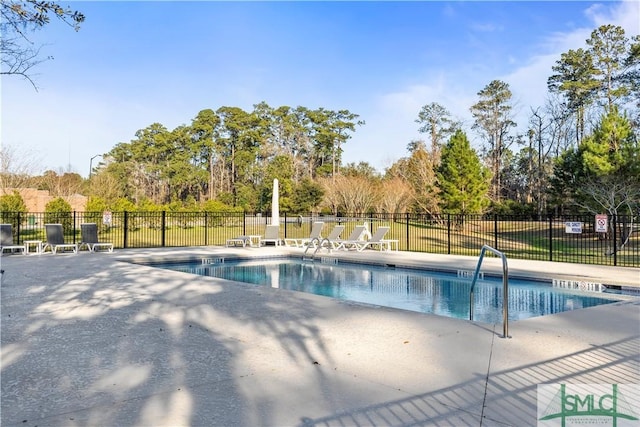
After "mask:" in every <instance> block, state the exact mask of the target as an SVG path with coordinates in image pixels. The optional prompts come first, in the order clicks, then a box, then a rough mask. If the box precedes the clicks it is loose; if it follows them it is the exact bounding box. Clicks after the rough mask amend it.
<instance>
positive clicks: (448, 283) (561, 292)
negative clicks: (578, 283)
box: [153, 258, 619, 323]
mask: <svg viewBox="0 0 640 427" xmlns="http://www.w3.org/2000/svg"><path fill="white" fill-rule="evenodd" d="M331 261H332V263H324V262H320V261H318V260H317V261H315V262H310V261H304V260H302V259H299V258H277V259H273V258H271V259H257V260H255V259H254V260H229V259H222V258H221V259H209V260H199V261H189V262H179V263H153V266H154V267H159V268H165V269H170V270H176V271H181V272H186V273H191V274H197V275H201V276H212V277H218V278H221V279H226V280H233V281H238V282H245V283H251V284H254V285H259V286H270V287H274V288H281V289H288V290H293V291H299V292H306V293H312V294H315V295H322V296H327V297H332V298H338V299H341V300H347V301H355V302H360V303H367V304H375V305H379V306H385V307H392V308H399V309H404V310H411V311H417V312H422V313H433V314H437V315H441V316H447V317H454V318H459V319H468V318H469V291H470V287H471V278H470V277H458V275H456V274H452V273H443V272H433V271H424V270H417V269H408V268H394V267H384V266H376V265H369V264H356V263H348V262H339V263H337V260H335V259H331ZM333 262H335V263H333ZM474 292H475V300H474V301H475V303H474V320H476V321H480V322H486V323H499V322H501V321H502V301H503V298H502V295H503V290H502V278H500V277H496V278H483V279H481V280H478V282H477V283H476V289H475V291H474ZM508 300H509V319H510V320H519V319H526V318H530V317H535V316H544V315H547V314H554V313H560V312H564V311H569V310H575V309H579V308H586V307H592V306H596V305H601V304H609V303H613V302H616V301H619V299H617V298H616V297H614V296H613V295H607V294H603V293H596V292H579V291H574V290H568V289H558V288H555V287H552V286H551V284H546V283H542V282H537V281H530V280H521V279H514V278H510V279H509V299H508Z"/></svg>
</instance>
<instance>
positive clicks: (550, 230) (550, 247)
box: [549, 215, 553, 261]
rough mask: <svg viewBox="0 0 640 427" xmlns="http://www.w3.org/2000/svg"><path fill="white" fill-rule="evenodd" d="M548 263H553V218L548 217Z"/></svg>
mask: <svg viewBox="0 0 640 427" xmlns="http://www.w3.org/2000/svg"><path fill="white" fill-rule="evenodd" d="M549 261H553V217H552V216H551V215H549Z"/></svg>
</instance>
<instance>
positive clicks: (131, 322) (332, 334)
mask: <svg viewBox="0 0 640 427" xmlns="http://www.w3.org/2000/svg"><path fill="white" fill-rule="evenodd" d="M300 251H301V250H300V249H294V248H287V247H281V248H271V247H269V248H249V247H246V248H244V247H239V248H223V247H192V248H165V249H144V250H143V249H127V250H116V251H114V252H113V253H88V252H79V253H78V254H56V255H53V254H45V255H28V256H23V255H12V256H3V257H1V258H0V262H1V266H0V267H1V268H2V269H3V270H4V273H3V275H2V286H1V297H2V306H1V310H2V311H1V330H0V332H1V345H2V349H1V364H2V366H1V372H0V373H1V387H2V388H1V392H2V395H1V398H2V400H1V407H0V410H1V415H0V424H2V426H40V427H42V426H226V427H229V426H301V427H302V426H305V427H307V426H413V425H455V426H460V425H465V426H529V425H536V423H537V420H538V415H537V394H536V392H537V385H538V384H543V383H571V384H594V383H603V384H636V385H637V384H640V299H639V298H626V299H623V300H621V301H619V302H616V303H613V304H609V305H603V306H598V307H593V308H588V309H581V310H574V311H570V312H565V313H561V314H555V315H550V316H544V317H538V318H532V319H527V320H520V321H515V322H511V323H510V325H509V330H510V335H511V336H512V338H510V339H505V338H501V337H500V335H501V332H502V325H501V324H495V325H494V324H483V323H471V322H469V321H464V320H457V319H450V318H445V317H439V316H435V315H429V314H421V313H414V312H408V311H402V310H394V309H388V308H383V307H376V306H369V305H364V304H356V303H349V302H345V301H338V300H335V299H331V298H326V297H321V296H316V295H311V294H304V293H297V292H291V291H286V290H281V289H272V288H261V287H255V286H252V285H248V284H243V283H238V282H229V281H225V280H221V279H216V278H212V277H200V276H193V275H189V274H185V273H180V272H176V271H169V270H160V269H156V268H152V267H148V266H143V265H136V264H131V263H127V262H122V260H132V259H135V260H144V259H151V258H152V259H172V258H175V257H180V256H185V257H186V256H192V257H195V258H198V257H202V258H208V257H216V256H222V255H225V256H226V255H238V254H241V255H242V256H266V255H284V254H288V253H291V252H294V253H298V254H299V253H300ZM334 255H336V256H339V257H342V258H345V259H350V258H358V259H379V260H384V261H385V262H389V263H397V264H399V263H401V262H402V263H405V264H411V265H420V266H425V267H429V266H431V267H437V268H439V269H443V268H451V269H455V268H461V269H467V270H469V269H473V268H474V267H475V263H476V262H477V258H473V257H448V256H441V255H430V254H424V253H422V254H420V253H407V252H398V253H384V252H383V253H380V252H377V251H366V252H363V253H352V252H350V253H342V254H341V253H338V252H334ZM497 261H499V260H497V259H493V258H491V259H486V260H485V263H486V269H487V270H488V271H496V272H499V271H500V270H501V266H500V264H499V263H498V262H497ZM509 262H510V264H509V267H510V272H511V273H512V274H515V275H521V276H528V277H550V276H553V277H566V278H578V279H580V280H593V281H602V282H603V283H617V284H626V285H628V286H640V269H633V268H615V267H601V266H585V265H576V264H561V263H547V262H534V261H519V262H518V261H511V260H510V261H509ZM635 391H636V392H638V388H637V387H636V388H635ZM627 398H628V400H629V401H630V402H638V401H640V395H633V396H631V397H629V396H627ZM635 405H636V406H635V410H636V411H638V407H637V403H636V404H635ZM638 412H640V411H638Z"/></svg>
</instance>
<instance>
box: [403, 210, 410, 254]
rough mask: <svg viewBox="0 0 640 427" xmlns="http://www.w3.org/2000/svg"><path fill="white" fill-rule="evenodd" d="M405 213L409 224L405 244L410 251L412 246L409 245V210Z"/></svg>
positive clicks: (406, 221)
mask: <svg viewBox="0 0 640 427" xmlns="http://www.w3.org/2000/svg"><path fill="white" fill-rule="evenodd" d="M404 215H405V224H406V225H407V227H406V229H407V244H406V246H405V248H406V249H405V250H406V251H409V250H411V249H410V247H411V246H410V245H409V242H410V241H411V240H410V239H409V212H406V213H405V214H404Z"/></svg>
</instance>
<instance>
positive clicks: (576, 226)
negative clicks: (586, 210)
mask: <svg viewBox="0 0 640 427" xmlns="http://www.w3.org/2000/svg"><path fill="white" fill-rule="evenodd" d="M564 231H565V233H567V234H581V233H582V223H581V222H565V223H564Z"/></svg>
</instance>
